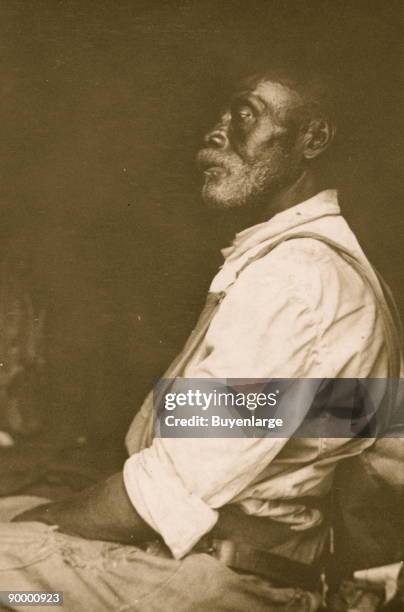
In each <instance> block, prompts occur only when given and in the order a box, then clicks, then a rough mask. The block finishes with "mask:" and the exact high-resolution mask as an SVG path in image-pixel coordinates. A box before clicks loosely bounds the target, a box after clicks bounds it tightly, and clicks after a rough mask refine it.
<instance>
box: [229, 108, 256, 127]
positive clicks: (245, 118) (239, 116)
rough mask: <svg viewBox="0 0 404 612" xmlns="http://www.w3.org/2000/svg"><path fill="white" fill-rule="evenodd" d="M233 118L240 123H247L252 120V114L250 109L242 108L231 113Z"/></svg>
mask: <svg viewBox="0 0 404 612" xmlns="http://www.w3.org/2000/svg"><path fill="white" fill-rule="evenodd" d="M233 118H234V119H236V121H239V122H241V123H248V122H250V121H253V120H254V113H253V112H252V110H251V109H250V108H247V107H242V108H238V109H236V110H235V111H234V112H233Z"/></svg>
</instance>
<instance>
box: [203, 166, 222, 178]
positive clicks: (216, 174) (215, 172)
mask: <svg viewBox="0 0 404 612" xmlns="http://www.w3.org/2000/svg"><path fill="white" fill-rule="evenodd" d="M226 172H227V171H226V169H225V168H223V166H208V167H207V168H204V169H203V173H204V175H205V176H206V177H208V178H220V177H222V176H224V175H225V174H226Z"/></svg>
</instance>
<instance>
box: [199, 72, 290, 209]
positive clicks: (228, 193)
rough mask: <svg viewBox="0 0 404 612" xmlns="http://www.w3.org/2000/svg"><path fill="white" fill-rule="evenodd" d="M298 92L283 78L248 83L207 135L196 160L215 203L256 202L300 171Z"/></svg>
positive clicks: (208, 199)
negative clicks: (281, 82) (282, 82)
mask: <svg viewBox="0 0 404 612" xmlns="http://www.w3.org/2000/svg"><path fill="white" fill-rule="evenodd" d="M301 107H302V100H301V98H300V96H299V94H298V93H297V92H295V91H293V90H292V89H289V88H288V87H287V86H284V85H281V84H280V83H277V82H274V81H270V80H263V79H255V81H250V82H249V83H248V84H247V85H245V86H244V87H243V88H242V89H240V91H239V92H238V93H236V95H234V96H233V98H232V99H231V100H230V103H229V104H228V106H227V107H226V108H225V109H224V111H223V113H222V115H221V117H220V119H219V121H218V123H217V124H216V125H215V127H214V128H213V129H212V130H211V131H210V132H208V133H207V135H206V136H205V147H204V148H203V149H202V150H201V151H199V153H198V156H197V162H198V166H199V168H200V169H201V170H202V171H203V173H204V184H203V187H202V196H203V199H204V201H205V202H206V203H207V204H209V205H210V206H212V207H215V208H232V207H239V206H254V205H257V204H259V203H261V202H262V201H263V200H264V199H265V197H266V196H270V195H271V194H272V193H274V191H276V189H277V188H280V187H282V186H284V185H287V184H288V183H289V182H292V181H294V180H295V179H296V178H297V176H298V175H299V173H300V171H301V163H302V155H301V148H300V147H299V137H300V129H299V128H300V122H299V120H298V117H299V112H298V110H299V109H301Z"/></svg>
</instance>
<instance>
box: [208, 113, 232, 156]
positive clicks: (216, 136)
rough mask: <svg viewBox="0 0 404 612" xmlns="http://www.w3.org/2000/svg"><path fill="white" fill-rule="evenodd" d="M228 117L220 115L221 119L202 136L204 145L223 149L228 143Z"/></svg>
mask: <svg viewBox="0 0 404 612" xmlns="http://www.w3.org/2000/svg"><path fill="white" fill-rule="evenodd" d="M228 124H229V121H228V118H227V117H222V119H221V120H220V121H219V123H217V124H216V125H215V126H214V127H213V128H212V129H211V130H210V131H209V132H208V133H207V134H206V135H205V138H204V142H205V144H206V145H208V146H210V147H215V148H217V149H224V148H225V147H226V146H227V143H228V133H227V132H228Z"/></svg>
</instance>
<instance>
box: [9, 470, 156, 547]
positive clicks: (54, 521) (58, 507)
mask: <svg viewBox="0 0 404 612" xmlns="http://www.w3.org/2000/svg"><path fill="white" fill-rule="evenodd" d="M13 520H14V521H39V522H41V523H47V524H49V525H57V526H58V527H59V529H60V531H62V532H64V533H69V534H71V535H75V536H81V537H83V538H87V539H89V540H110V541H113V542H121V543H123V544H135V543H138V542H141V541H142V540H143V541H144V540H147V539H151V538H155V537H156V533H155V531H153V529H152V528H151V527H150V526H149V525H148V524H147V523H145V521H144V520H143V519H142V518H141V517H140V516H139V514H138V513H137V512H136V510H135V508H134V507H133V505H132V503H131V502H130V500H129V497H128V495H127V493H126V490H125V485H124V482H123V477H122V472H118V473H117V474H114V475H113V476H110V477H109V478H107V479H106V480H104V481H103V482H100V483H97V484H96V485H95V486H93V487H90V488H89V489H86V490H84V491H81V492H80V493H78V494H76V495H74V496H72V497H70V498H68V499H66V500H63V501H60V502H54V503H49V504H42V505H40V506H37V507H36V508H33V509H31V510H28V511H26V512H23V513H22V514H20V515H18V516H16V517H15V518H14V519H13Z"/></svg>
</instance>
